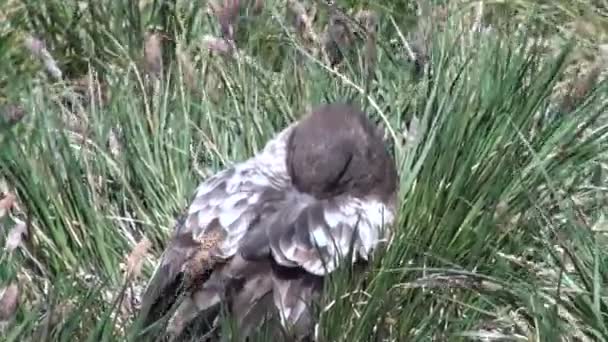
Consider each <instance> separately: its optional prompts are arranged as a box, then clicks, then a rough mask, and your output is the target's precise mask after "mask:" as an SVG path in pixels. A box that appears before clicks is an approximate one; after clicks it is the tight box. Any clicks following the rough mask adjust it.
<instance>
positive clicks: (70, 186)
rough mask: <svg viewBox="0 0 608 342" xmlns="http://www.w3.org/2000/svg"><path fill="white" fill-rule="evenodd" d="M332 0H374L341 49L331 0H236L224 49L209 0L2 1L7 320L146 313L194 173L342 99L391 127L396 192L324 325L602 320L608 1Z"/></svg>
mask: <svg viewBox="0 0 608 342" xmlns="http://www.w3.org/2000/svg"><path fill="white" fill-rule="evenodd" d="M340 5H341V6H344V7H346V8H348V9H352V10H350V12H353V13H351V14H355V12H357V11H358V10H359V9H370V10H373V11H376V12H377V13H378V14H379V20H378V27H377V30H375V31H374V32H367V33H365V31H361V29H359V31H357V33H356V34H354V35H353V37H352V39H351V40H350V43H343V44H342V46H340V48H341V49H342V50H343V52H344V59H343V61H342V63H341V64H340V65H339V66H337V67H336V68H335V69H333V68H331V67H330V66H329V65H328V64H327V61H328V60H331V56H328V54H329V52H328V51H330V50H328V49H327V48H324V46H327V45H323V44H322V42H323V41H322V39H323V37H325V35H324V33H326V32H328V30H326V26H325V23H327V22H329V14H328V13H329V12H328V9H327V7H326V6H323V5H322V4H321V3H319V4H318V5H317V15H318V18H319V19H318V21H315V22H314V23H313V25H312V26H310V27H308V26H306V25H300V26H294V25H293V23H294V22H295V23H296V24H298V23H300V24H301V23H302V22H305V19H306V16H307V15H310V14H311V13H312V12H313V10H311V7H310V6H308V7H307V6H304V12H301V13H299V14H300V15H304V16H300V17H297V16H296V19H293V17H292V20H291V21H290V20H286V19H285V15H284V12H285V8H286V5H285V4H284V3H283V2H274V1H268V2H264V8H263V10H262V11H261V12H259V14H257V15H253V14H251V13H253V11H254V10H255V6H253V5H252V6H250V7H249V8H243V9H241V15H242V16H243V18H242V19H241V20H240V21H239V25H238V27H235V28H236V29H235V30H234V32H235V37H236V39H237V40H236V41H237V44H236V47H233V48H236V49H238V54H233V55H231V56H227V55H226V54H221V53H217V51H216V52H213V51H211V52H210V51H209V50H210V49H214V48H215V49H216V50H217V49H218V48H217V46H218V45H217V44H221V43H225V42H222V41H221V40H219V37H220V25H218V22H217V19H216V18H215V17H214V16H213V15H211V14H208V13H207V12H206V8H205V6H204V4H203V3H202V2H186V1H175V2H169V1H165V2H160V1H141V2H139V3H137V2H118V1H98V2H88V3H84V2H82V3H79V2H66V3H62V2H56V1H47V2H45V3H44V4H39V3H38V2H36V1H29V0H21V1H16V0H8V1H7V0H5V1H4V3H3V4H2V6H3V8H10V9H11V10H10V11H7V12H4V13H6V14H2V15H4V16H6V19H7V20H4V21H2V20H0V62H1V63H0V90H1V91H0V105H2V106H3V107H2V109H1V110H2V113H9V112H10V109H11V108H14V107H9V106H19V107H20V108H21V110H22V111H23V112H24V113H25V115H24V117H23V118H22V119H21V120H20V121H19V122H16V121H17V120H12V121H11V120H4V117H5V116H6V117H8V115H3V116H0V120H2V121H1V124H0V180H1V182H0V220H1V221H0V224H1V225H2V227H3V229H2V230H1V233H0V245H1V246H3V247H4V249H3V250H2V252H1V254H0V281H1V282H0V291H3V292H0V295H2V296H0V298H2V299H1V300H0V318H1V319H2V321H3V323H2V327H1V329H2V334H1V336H3V337H2V339H3V340H7V341H19V340H59V341H63V340H79V341H80V340H83V341H85V340H90V341H100V340H103V341H106V340H112V341H113V340H128V339H130V338H133V337H134V336H136V334H137V329H136V327H134V326H133V325H132V323H133V322H132V319H133V317H134V315H133V313H134V312H136V310H137V306H138V302H137V299H138V295H139V294H140V292H141V290H142V287H143V286H144V285H145V281H146V279H147V277H148V276H149V275H150V272H151V270H152V268H153V266H154V262H155V261H156V258H157V257H158V256H159V255H160V252H161V251H162V248H163V246H164V244H165V242H166V238H167V237H168V235H169V233H170V231H171V229H172V228H173V225H174V224H175V219H176V217H177V215H178V213H180V212H181V211H183V210H184V209H185V207H186V205H187V201H188V200H189V198H190V196H191V193H192V191H193V189H194V187H195V186H196V185H197V184H198V182H200V180H201V179H204V178H205V177H206V176H208V175H209V174H210V173H212V172H214V171H216V170H219V169H220V168H222V167H224V166H226V165H229V164H230V163H233V162H236V161H239V160H243V159H245V158H247V157H248V156H250V155H251V154H252V153H254V152H255V151H257V150H259V149H261V148H262V147H263V145H264V143H265V142H266V141H267V140H268V139H269V138H270V137H271V136H272V135H273V134H274V133H275V132H277V131H278V130H280V129H282V128H283V127H284V126H285V125H287V124H288V123H289V122H291V121H293V120H294V119H296V118H297V117H298V116H299V115H301V113H303V111H305V110H306V109H307V108H310V106H313V105H315V104H317V103H322V102H327V101H334V100H339V101H353V102H355V103H358V104H359V105H361V106H362V107H364V108H365V109H366V111H367V112H368V113H369V114H370V116H371V117H372V118H373V119H374V120H375V121H376V122H378V123H379V125H381V126H382V127H384V129H385V130H386V133H387V134H386V137H387V141H388V142H389V143H390V145H391V148H392V150H394V153H395V158H396V160H397V161H398V164H399V171H400V179H401V186H400V190H401V196H400V198H401V209H400V215H399V220H398V223H397V224H396V225H395V229H396V233H395V235H396V236H395V238H394V239H393V240H392V241H391V243H390V244H389V246H388V248H387V249H386V250H385V251H382V252H380V253H379V255H378V257H377V258H375V259H374V261H373V263H372V265H371V267H370V268H369V269H368V270H367V271H366V272H365V273H364V274H357V273H353V272H351V270H349V269H344V270H340V272H338V273H337V274H335V275H334V276H333V277H332V279H334V280H335V281H334V282H332V283H331V285H329V287H328V289H327V290H328V292H327V293H328V295H327V297H326V298H324V300H323V301H322V302H321V303H319V307H318V310H319V317H320V323H319V326H318V329H317V333H318V339H319V340H320V341H351V340H355V341H412V340H442V341H443V340H446V341H447V340H449V341H457V340H471V339H476V340H483V339H486V340H487V339H493V340H496V339H501V340H510V341H519V340H522V341H523V340H534V341H558V340H566V341H581V340H584V341H586V340H589V341H590V340H593V341H597V340H607V339H608V320H607V318H606V305H607V303H606V300H607V295H608V294H607V292H606V289H605V286H604V282H605V281H606V280H607V279H606V274H608V273H607V272H606V270H608V268H607V264H606V263H607V262H608V254H607V252H606V250H607V249H606V241H607V238H606V236H605V226H606V221H605V209H604V207H605V204H606V197H605V195H606V187H605V186H604V183H605V179H606V177H605V176H604V173H605V160H606V159H605V158H606V152H607V148H608V141H607V140H608V126H607V124H606V115H605V113H606V106H607V104H608V102H607V98H606V94H608V92H607V91H606V90H607V85H606V83H605V81H603V79H604V78H603V77H602V76H601V72H603V71H604V70H605V69H606V64H605V61H606V60H605V59H602V58H603V57H602V55H601V51H602V50H601V47H600V44H602V43H603V44H605V33H602V32H606V23H605V21H602V17H601V15H602V13H604V14H605V13H606V7H605V6H604V7H602V5H599V4H594V3H592V2H588V3H585V5H584V6H583V5H582V2H576V3H573V2H572V3H571V2H563V3H558V2H545V3H542V4H540V5H538V4H536V5H535V4H532V3H530V2H527V1H519V2H514V3H513V4H511V5H508V4H504V3H501V4H494V3H491V2H484V3H483V5H482V6H479V3H470V4H469V3H460V2H451V3H448V4H443V5H432V4H430V3H427V2H419V3H418V5H420V6H417V5H416V3H409V2H390V3H389V2H386V3H384V2H374V3H369V4H368V3H359V2H352V1H351V2H348V3H346V2H344V3H340ZM440 6H443V7H440ZM579 10H582V12H583V14H582V15H580V14H578V13H579V12H576V11H579ZM256 13H258V12H256ZM480 14H481V15H480ZM431 16H432V17H433V18H439V19H438V20H428V18H430V17H431ZM303 19H304V21H302V20H303ZM232 20H234V19H232ZM298 20H300V21H298ZM228 23H229V24H230V23H231V22H230V21H228ZM232 23H234V22H232ZM431 23H433V24H432V25H431ZM475 23H477V26H478V27H480V30H478V31H472V30H471V27H474V26H475V25H476V24H475ZM582 23H584V24H585V25H583V26H585V28H583V29H581V28H580V26H581V25H582ZM298 27H299V28H298ZM577 27H578V29H577ZM153 29H155V30H156V31H154V30H153ZM311 32H312V33H313V34H316V35H317V36H318V37H317V38H318V39H319V40H317V41H316V43H315V40H314V37H313V38H310V37H312V36H314V35H311ZM589 32H592V33H589ZM598 32H599V33H598ZM203 37H206V38H203ZM602 37H604V38H602ZM210 42H214V44H216V45H211V47H210V45H209V43H210ZM408 49H409V51H408ZM412 54H413V55H414V58H415V59H416V60H415V61H413V60H411V59H410V58H411V55H412ZM605 57H606V56H604V58H605ZM50 60H52V61H53V62H54V63H55V65H56V66H57V68H58V69H59V70H60V71H61V75H60V77H57V74H53V73H51V74H50V75H49V73H48V71H49V65H52V63H51V64H49V61H50ZM589 65H593V67H590V66H589ZM370 70H372V72H371V77H370V73H369V71H370ZM589 73H591V74H592V75H591V76H592V77H588V76H589ZM579 74H582V76H580V75H579ZM10 113H15V112H14V111H13V112H10ZM9 193H10V194H14V195H15V198H14V203H13V201H12V200H11V201H10V202H11V203H9V201H8V200H4V201H2V199H6V198H9V197H8V196H9V195H8V194H9ZM9 199H11V198H9ZM11 246H12V247H11ZM8 247H10V248H8ZM140 268H141V269H140ZM127 271H129V272H127ZM10 284H17V288H18V296H17V297H18V298H19V300H18V304H15V305H12V306H11V305H9V304H11V302H10V299H11V298H9V297H12V298H13V299H14V298H15V296H14V295H11V293H13V294H14V292H15V291H14V287H9V285H10ZM4 289H10V291H6V290H4ZM3 294H8V295H3ZM9 295H11V296H9ZM13 302H14V301H13ZM13 307H14V310H12V308H13ZM5 308H8V309H10V310H8V309H7V310H5V311H10V312H9V313H10V315H8V314H7V317H2V316H1V314H2V313H3V311H2V310H4V309H5ZM13 311H14V312H13ZM224 329H225V331H226V335H225V336H232V334H235V333H236V332H234V331H232V329H231V324H230V321H229V320H226V324H225V327H224ZM262 330H263V329H261V331H260V336H259V340H261V341H263V340H265V338H264V332H263V331H262Z"/></svg>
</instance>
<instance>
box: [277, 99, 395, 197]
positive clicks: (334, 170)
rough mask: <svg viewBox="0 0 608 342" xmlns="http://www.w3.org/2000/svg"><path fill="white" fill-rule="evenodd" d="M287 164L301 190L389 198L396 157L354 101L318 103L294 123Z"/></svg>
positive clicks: (321, 193)
mask: <svg viewBox="0 0 608 342" xmlns="http://www.w3.org/2000/svg"><path fill="white" fill-rule="evenodd" d="M287 169H288V172H289V175H290V177H291V179H292V181H293V185H294V186H295V187H296V188H297V189H298V190H299V191H301V192H305V193H309V194H311V195H313V196H315V197H316V198H319V199H323V198H329V197H332V196H339V195H342V194H345V193H348V194H349V195H352V196H355V197H360V198H363V197H368V196H375V197H378V199H380V200H382V201H392V200H393V198H394V196H395V193H396V187H397V170H396V166H395V162H394V160H393V158H392V157H391V155H390V154H389V153H388V151H387V148H386V145H385V144H384V140H383V137H382V136H381V135H380V134H379V132H378V130H377V128H376V126H375V125H374V124H373V123H372V122H371V121H370V120H369V118H368V117H367V115H366V114H365V113H364V112H362V111H361V110H360V109H358V108H356V107H355V106H353V105H348V104H341V103H333V104H326V105H320V106H318V107H316V108H314V109H313V110H312V111H311V112H310V113H308V114H307V115H306V116H304V117H303V118H302V119H301V120H300V122H299V123H298V124H297V125H296V126H295V127H294V129H293V132H292V133H291V135H290V137H289V140H288V143H287Z"/></svg>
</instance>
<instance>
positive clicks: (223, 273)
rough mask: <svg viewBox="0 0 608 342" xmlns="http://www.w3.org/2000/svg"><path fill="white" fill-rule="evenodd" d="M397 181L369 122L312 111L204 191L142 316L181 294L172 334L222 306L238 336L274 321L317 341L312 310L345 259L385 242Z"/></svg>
mask: <svg viewBox="0 0 608 342" xmlns="http://www.w3.org/2000/svg"><path fill="white" fill-rule="evenodd" d="M396 178H397V173H396V169H395V164H394V161H393V160H392V158H391V157H390V156H389V154H388V152H387V151H386V149H385V146H384V144H383V140H382V137H381V136H379V135H378V134H377V132H376V130H375V127H374V126H373V125H372V124H371V122H370V121H369V120H368V119H367V117H366V116H365V114H364V113H362V112H361V111H359V110H358V109H356V108H354V107H352V106H349V105H343V104H330V105H324V106H320V107H318V108H316V109H315V110H313V111H312V113H310V114H308V115H306V116H305V117H304V118H302V119H301V120H300V121H298V122H295V123H293V124H291V125H290V126H288V127H287V128H285V129H284V130H283V131H281V132H280V133H279V134H278V135H277V136H276V137H275V138H273V139H272V140H270V141H269V142H268V143H267V144H266V146H265V147H264V149H263V150H262V151H260V152H259V153H258V154H256V155H255V156H253V157H251V158H250V159H248V160H246V161H244V162H242V163H240V164H236V165H234V166H232V167H230V168H227V169H225V170H222V171H220V172H218V173H217V174H215V175H213V176H212V177H210V178H209V179H207V180H205V181H204V182H203V183H202V184H200V185H199V187H198V188H197V189H196V191H195V195H194V198H193V200H192V202H191V204H190V206H189V208H188V211H187V213H186V214H185V217H184V218H183V219H182V221H181V222H180V223H179V224H178V225H177V227H176V229H175V232H174V235H173V237H172V239H171V241H170V242H169V245H168V246H167V249H166V250H165V252H164V253H163V256H162V258H161V261H160V264H159V266H158V268H157V269H156V271H155V274H154V275H153V277H152V280H151V281H150V283H149V285H148V288H147V289H146V293H145V294H144V297H143V298H142V309H141V315H142V317H143V318H144V320H146V321H147V322H148V323H150V321H153V320H156V319H159V318H160V316H161V315H162V314H164V313H165V311H167V310H168V306H169V305H173V303H174V301H175V298H176V296H177V294H178V293H181V294H183V297H184V300H183V301H182V302H181V304H179V306H178V308H177V311H176V312H175V314H173V316H172V318H171V319H170V321H169V324H168V328H167V330H168V331H169V332H171V333H172V334H173V335H174V336H179V335H180V334H182V333H183V331H184V329H185V328H186V327H187V326H188V325H189V324H190V325H192V324H191V322H193V320H194V319H195V318H197V319H198V318H200V317H206V318H209V319H211V320H212V319H213V318H214V317H216V316H217V312H218V309H219V307H220V306H222V307H225V308H226V309H227V310H228V311H229V312H230V313H231V314H232V316H234V318H235V319H236V322H237V326H238V327H239V333H240V335H242V336H246V335H248V334H249V333H250V332H251V331H252V329H255V327H257V326H259V324H260V322H261V320H262V319H263V318H264V317H265V316H266V315H267V314H272V313H273V312H274V313H278V317H279V319H280V321H281V322H282V324H283V326H285V327H287V328H290V329H291V331H292V332H293V333H294V334H295V335H294V336H306V335H308V334H310V332H311V327H312V322H313V318H312V316H311V313H310V310H309V305H310V304H311V301H312V299H313V298H314V297H316V296H317V295H318V294H319V293H320V290H321V288H322V285H323V279H324V277H325V276H326V275H328V274H329V273H331V272H333V271H334V270H335V269H336V268H337V267H338V266H339V264H340V262H344V261H345V260H346V261H347V262H354V261H356V260H361V259H362V260H367V259H368V257H369V256H370V254H371V253H372V251H373V250H374V248H375V247H376V245H377V244H378V243H379V242H380V241H382V240H385V239H387V238H388V234H387V232H388V230H386V229H385V228H386V227H387V226H390V224H391V223H392V221H393V218H394V215H395V201H396V187H397V185H396V184H397V179H396ZM345 257H348V259H344V258H345ZM207 323H210V322H207ZM197 324H198V323H197ZM194 325H196V324H194Z"/></svg>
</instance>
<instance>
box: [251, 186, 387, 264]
mask: <svg viewBox="0 0 608 342" xmlns="http://www.w3.org/2000/svg"><path fill="white" fill-rule="evenodd" d="M393 218H394V209H393V208H391V207H389V206H387V205H386V204H384V203H382V202H380V201H377V200H374V199H368V200H366V199H358V198H353V197H350V196H347V195H343V196H338V197H335V198H331V199H325V200H317V199H314V198H312V197H311V196H308V195H305V194H301V193H297V192H295V191H292V192H291V193H289V194H287V198H286V199H284V200H283V202H282V205H281V207H280V210H278V211H277V212H275V213H273V214H272V215H269V216H268V217H267V218H266V220H265V222H262V223H261V224H259V225H256V227H254V228H253V229H252V230H251V231H249V232H248V233H247V236H245V237H244V239H243V240H242V242H241V246H240V252H241V253H242V255H243V256H244V257H245V258H246V259H257V258H259V257H260V256H264V255H267V254H271V255H272V257H273V258H274V259H275V261H276V262H277V263H278V264H280V265H282V266H286V267H302V268H303V269H305V270H306V271H308V272H310V273H312V274H314V275H319V276H321V275H326V274H328V273H331V272H332V271H333V270H334V269H335V268H336V267H337V266H338V265H339V263H340V260H341V259H343V258H344V257H348V256H349V255H350V257H351V258H352V259H351V260H355V258H363V259H367V258H368V257H369V255H370V253H371V252H372V250H373V249H374V247H375V246H376V245H377V244H378V243H379V242H381V241H382V240H385V239H386V238H388V235H387V234H388V232H389V231H388V229H386V228H388V226H390V225H391V224H392V222H393ZM262 231H263V232H264V233H261V232H262Z"/></svg>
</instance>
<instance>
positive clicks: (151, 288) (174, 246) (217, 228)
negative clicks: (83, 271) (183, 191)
mask: <svg viewBox="0 0 608 342" xmlns="http://www.w3.org/2000/svg"><path fill="white" fill-rule="evenodd" d="M281 194H283V192H282V191H279V190H278V189H277V187H276V184H274V185H273V180H271V179H270V177H268V176H267V175H265V174H263V173H262V172H261V171H260V169H259V167H258V165H257V164H256V160H255V159H250V160H248V161H246V162H244V163H241V164H238V165H236V166H233V167H230V168H228V169H225V170H223V171H220V172H218V173H217V174H215V175H213V176H211V177H210V178H209V179H207V180H206V181H205V182H203V183H202V184H201V185H199V187H198V188H197V189H196V191H195V195H194V198H193V200H192V202H191V204H190V206H189V208H188V211H187V213H186V214H185V216H184V217H183V218H182V219H181V220H180V221H181V222H180V223H179V224H178V225H177V226H176V228H175V231H174V234H173V237H172V239H171V241H170V242H169V244H168V246H167V248H166V249H165V251H164V252H163V254H162V256H161V260H160V262H159V264H158V266H157V268H156V270H155V271H154V274H153V275H152V278H151V280H150V281H149V283H148V286H147V288H146V290H145V292H144V295H143V296H142V301H141V303H142V304H141V309H140V317H141V319H143V320H144V322H146V325H147V324H150V323H152V322H153V321H156V320H157V319H158V318H160V316H162V315H164V314H165V312H166V311H167V309H168V308H169V307H170V306H171V305H173V303H174V302H175V299H176V296H177V295H178V293H179V292H180V289H179V287H180V286H181V279H182V277H183V276H184V275H189V274H193V273H194V274H193V275H194V276H197V275H200V274H195V273H196V272H200V271H201V270H200V269H196V268H197V267H201V266H202V267H205V265H204V264H205V262H206V261H210V260H202V258H201V256H200V253H201V252H203V250H206V252H207V255H206V257H207V258H208V259H214V260H219V262H221V261H222V259H223V260H226V259H229V258H231V257H232V256H234V254H235V253H236V251H237V249H238V246H239V242H240V240H241V239H242V238H243V236H244V235H245V233H246V232H247V231H248V229H249V228H250V226H251V225H252V223H254V222H255V221H257V220H259V219H260V216H261V215H263V214H264V213H265V212H268V211H269V210H270V209H269V208H268V207H269V206H271V204H272V203H275V202H277V201H280V200H281ZM262 203H263V204H264V205H265V208H261V207H260V205H261V204H262ZM203 271H204V270H203Z"/></svg>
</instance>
